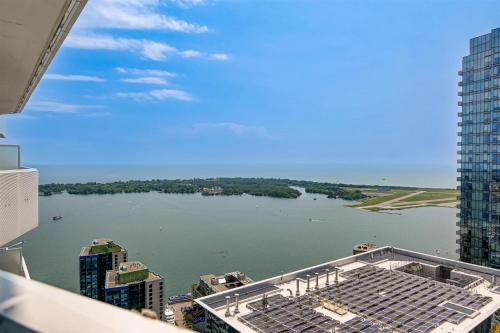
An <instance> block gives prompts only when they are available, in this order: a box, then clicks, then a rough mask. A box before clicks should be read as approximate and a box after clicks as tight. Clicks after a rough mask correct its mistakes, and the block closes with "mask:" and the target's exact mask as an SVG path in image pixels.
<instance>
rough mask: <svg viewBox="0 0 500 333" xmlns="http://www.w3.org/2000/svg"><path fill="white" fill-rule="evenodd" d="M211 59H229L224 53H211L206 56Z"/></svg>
mask: <svg viewBox="0 0 500 333" xmlns="http://www.w3.org/2000/svg"><path fill="white" fill-rule="evenodd" d="M208 57H209V58H210V59H212V60H219V61H226V60H228V59H229V55H227V54H226V53H212V54H210V55H209V56H208Z"/></svg>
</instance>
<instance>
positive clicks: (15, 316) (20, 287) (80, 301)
mask: <svg viewBox="0 0 500 333" xmlns="http://www.w3.org/2000/svg"><path fill="white" fill-rule="evenodd" d="M0 304H1V305H3V306H0V332H75V331H77V332H107V333H111V332H167V333H168V332H187V331H186V330H183V329H180V328H177V327H175V326H173V325H170V324H167V323H165V322H162V321H159V320H153V319H149V318H145V317H142V316H141V315H140V314H136V313H133V312H131V311H128V310H124V309H121V308H118V307H116V306H113V305H110V304H107V303H104V302H100V301H96V300H93V299H90V298H87V297H84V296H80V295H77V294H74V293H71V292H69V291H65V290H62V289H58V288H55V287H52V286H49V285H46V284H43V283H41V282H37V281H33V280H28V279H25V278H22V277H20V276H18V275H16V274H11V273H8V272H3V271H0Z"/></svg>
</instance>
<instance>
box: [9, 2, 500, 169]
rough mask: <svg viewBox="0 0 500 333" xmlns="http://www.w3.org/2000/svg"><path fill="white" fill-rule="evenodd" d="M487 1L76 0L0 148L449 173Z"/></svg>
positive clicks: (489, 20) (35, 155)
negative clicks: (73, 20) (464, 83)
mask: <svg viewBox="0 0 500 333" xmlns="http://www.w3.org/2000/svg"><path fill="white" fill-rule="evenodd" d="M499 26H500V2H498V1H496V0H492V1H488V0H482V1H460V0H456V1H436V0H432V1H431V0H429V1H425V0H420V1H416V0H415V1H400V0H398V1H395V0H394V1H390V0H387V1H379V0H377V1H355V0H350V1H347V0H346V1H310V0H303V1H299V0H297V1H267V0H266V1H264V0H260V1H249V0H247V1H236V0H234V1H215V0H167V1H154V0H127V1H122V0H120V1H118V0H116V1H111V0H99V1H97V0H89V4H88V5H87V7H86V8H85V10H84V12H83V13H82V15H81V16H80V18H79V21H78V22H77V24H76V26H75V27H74V29H73V31H72V32H71V34H70V36H69V37H68V38H67V40H66V41H65V43H64V45H63V47H62V48H61V49H60V50H59V53H58V54H57V56H56V57H55V59H54V61H53V63H52V64H51V66H50V68H49V69H48V71H47V73H46V74H45V77H44V79H43V80H42V81H41V82H40V84H39V86H38V88H37V90H36V92H35V93H34V94H33V95H32V97H31V99H30V101H29V103H28V105H27V106H26V108H25V110H24V111H23V113H22V114H21V115H14V116H8V117H7V121H6V129H7V134H8V137H9V139H8V142H11V143H19V144H21V145H22V147H23V160H24V162H25V164H30V163H31V164H144V163H145V164H163V163H344V164H359V165H364V164H404V165H424V164H436V165H453V164H454V163H455V162H456V131H457V127H456V123H457V121H458V119H457V111H458V107H457V101H458V97H457V91H458V89H457V88H458V87H457V81H458V76H457V70H458V69H459V67H460V61H461V57H462V56H463V55H465V53H466V52H467V50H468V40H469V38H471V37H474V36H477V35H481V34H484V33H488V32H489V31H490V30H491V29H493V28H496V27H499Z"/></svg>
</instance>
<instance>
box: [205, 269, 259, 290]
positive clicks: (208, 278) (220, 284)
mask: <svg viewBox="0 0 500 333" xmlns="http://www.w3.org/2000/svg"><path fill="white" fill-rule="evenodd" d="M228 276H231V277H234V278H242V279H237V280H236V281H227V280H226V277H228ZM212 279H216V280H217V284H212ZM200 280H201V281H203V282H205V283H206V284H207V285H208V286H210V288H212V290H214V291H215V292H217V293H219V292H222V291H226V290H229V289H234V287H235V286H236V285H237V284H242V285H246V284H249V283H252V282H253V280H252V279H250V278H249V277H248V276H246V275H245V274H243V273H241V272H230V273H225V274H224V275H219V276H216V275H214V274H206V275H202V276H200Z"/></svg>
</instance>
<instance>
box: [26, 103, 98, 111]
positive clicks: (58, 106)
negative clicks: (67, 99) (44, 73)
mask: <svg viewBox="0 0 500 333" xmlns="http://www.w3.org/2000/svg"><path fill="white" fill-rule="evenodd" d="M102 107H103V106H102V105H80V104H70V103H62V102H57V101H35V102H30V103H29V104H28V105H27V106H26V109H27V110H33V111H40V112H52V113H76V112H78V111H80V110H85V109H95V108H102Z"/></svg>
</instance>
